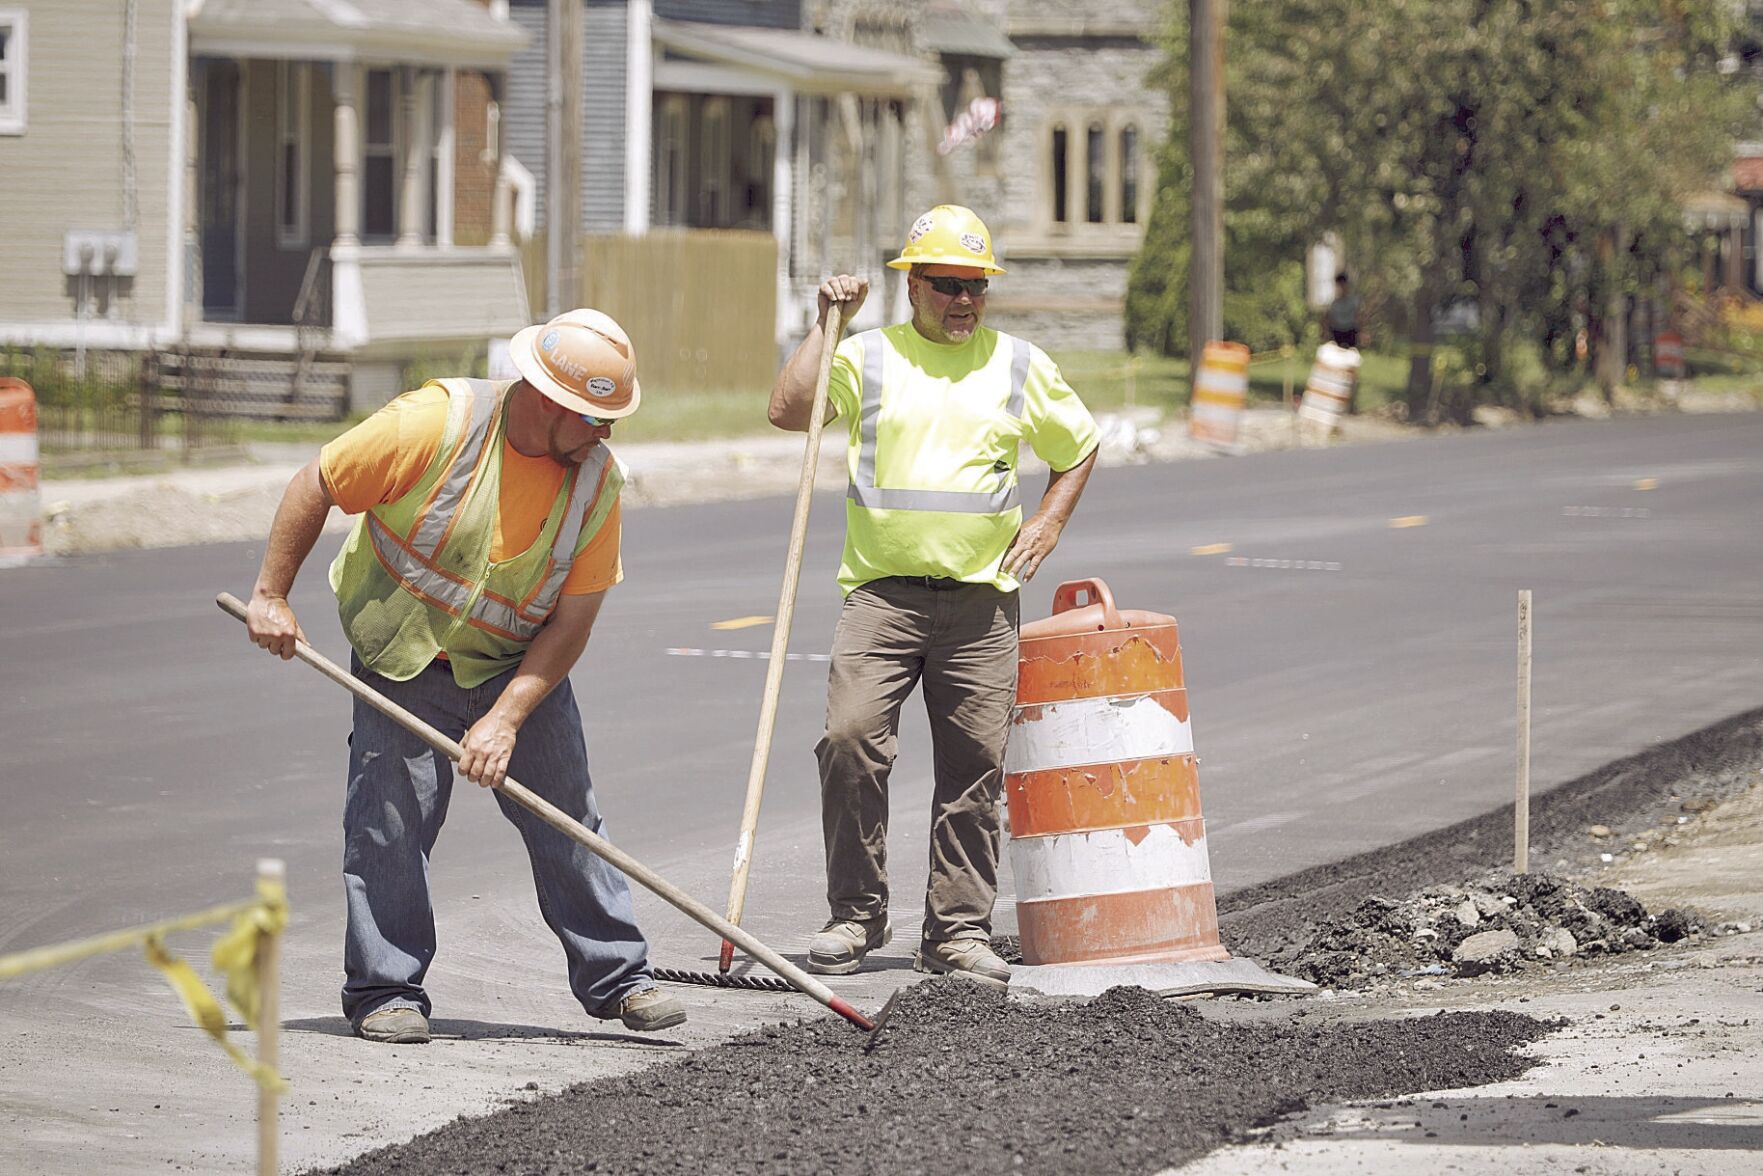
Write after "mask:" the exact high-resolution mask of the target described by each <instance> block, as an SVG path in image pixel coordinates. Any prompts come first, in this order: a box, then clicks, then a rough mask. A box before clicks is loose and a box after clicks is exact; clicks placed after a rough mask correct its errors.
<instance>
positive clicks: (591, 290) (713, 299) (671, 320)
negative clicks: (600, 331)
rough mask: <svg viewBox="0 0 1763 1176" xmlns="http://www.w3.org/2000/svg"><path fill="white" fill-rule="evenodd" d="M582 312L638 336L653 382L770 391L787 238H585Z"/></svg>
mask: <svg viewBox="0 0 1763 1176" xmlns="http://www.w3.org/2000/svg"><path fill="white" fill-rule="evenodd" d="M580 272H581V282H580V293H581V300H580V304H581V305H582V306H592V307H594V308H595V309H597V310H603V311H605V312H606V313H607V314H609V315H611V316H612V317H613V318H615V319H617V320H618V322H619V325H621V326H622V327H624V329H625V330H626V331H627V332H629V333H630V337H631V343H632V345H634V346H635V347H636V349H637V372H638V375H639V377H640V378H641V379H642V381H643V383H644V384H647V385H650V386H652V387H654V388H657V389H671V390H678V391H735V390H753V389H766V388H769V387H771V383H772V380H773V379H774V378H776V376H777V368H778V360H779V357H778V349H777V240H776V239H775V238H774V237H773V236H772V235H771V234H770V233H758V232H743V231H738V230H732V229H731V230H696V229H695V230H673V229H664V230H659V231H655V232H651V233H649V234H648V235H647V236H643V237H626V236H622V235H611V234H608V235H589V236H586V237H584V238H583V240H582V258H581V271H580Z"/></svg>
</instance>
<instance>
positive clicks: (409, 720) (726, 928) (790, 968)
mask: <svg viewBox="0 0 1763 1176" xmlns="http://www.w3.org/2000/svg"><path fill="white" fill-rule="evenodd" d="M214 602H215V603H216V604H218V605H220V607H221V608H222V609H223V610H224V611H226V612H228V613H230V614H232V616H234V617H235V618H237V619H238V620H241V621H243V620H244V619H245V606H244V604H243V603H241V602H240V601H239V598H238V597H236V596H234V595H233V594H232V593H230V592H222V593H221V594H220V595H219V596H216V597H215V598H214ZM294 655H295V656H296V657H298V658H299V659H300V660H301V661H303V662H305V663H306V664H307V665H309V666H311V667H312V668H313V669H315V670H317V671H318V672H319V673H321V674H323V675H324V676H325V677H327V678H329V679H330V680H331V681H333V682H335V683H336V684H337V685H339V686H341V687H343V688H344V689H345V690H347V691H349V693H351V694H353V695H355V697H357V698H359V699H361V700H362V701H363V702H365V703H367V705H369V706H371V707H373V708H374V709H375V710H377V711H379V712H380V713H381V714H383V715H385V716H386V717H387V718H389V719H391V720H392V721H393V722H395V723H397V724H398V725H399V726H400V727H403V728H404V729H405V730H406V731H409V732H410V733H411V734H412V735H415V736H416V737H417V738H419V739H421V740H422V741H423V742H424V743H427V744H428V745H429V746H430V747H432V748H434V749H435V750H436V751H439V752H441V753H442V754H444V755H445V756H447V758H449V759H451V760H454V761H457V760H458V759H459V757H460V756H461V755H463V754H464V749H462V748H461V747H460V746H459V744H457V743H455V742H454V741H453V740H451V739H449V738H448V737H447V736H445V735H443V734H441V732H439V731H437V730H435V728H433V727H431V726H429V725H428V724H427V723H425V722H423V721H422V720H421V719H419V718H417V717H416V716H415V715H413V714H411V713H410V712H409V711H407V710H405V709H404V708H403V707H401V706H399V705H398V704H397V703H395V702H393V701H392V700H391V699H389V698H387V697H386V696H385V695H383V694H381V693H380V692H379V691H377V690H375V689H374V688H373V687H371V686H369V685H368V684H367V683H365V682H363V681H361V679H359V678H357V677H356V676H355V675H353V674H351V673H349V672H348V671H346V670H344V669H343V668H342V667H341V666H339V665H337V664H336V663H335V662H333V661H331V660H330V659H329V658H328V657H326V656H325V655H324V654H322V653H320V652H318V650H316V649H314V648H312V646H310V645H308V644H306V642H304V641H296V642H295V643H294ZM497 787H498V788H499V790H500V791H501V792H502V793H503V794H504V795H506V796H507V797H508V798H509V799H510V800H512V801H514V802H515V803H516V804H519V805H520V806H522V807H523V808H526V809H529V810H531V811H532V812H533V813H534V814H536V815H537V816H538V818H539V819H540V820H542V821H544V822H545V823H546V824H547V825H549V826H551V827H552V828H553V829H556V830H557V831H558V832H559V833H562V834H563V835H564V836H565V837H568V838H569V839H570V840H571V841H574V842H576V843H577V844H579V845H582V846H584V847H585V848H586V849H587V850H588V852H590V853H592V854H594V855H595V856H596V857H600V858H604V859H605V860H606V861H608V862H610V863H612V864H613V865H614V866H616V867H617V868H618V869H620V870H622V871H623V872H624V874H625V876H626V877H628V878H630V879H631V880H632V881H634V882H638V883H640V884H641V885H643V886H645V887H647V888H648V889H649V890H652V891H654V892H655V893H656V894H658V895H660V896H661V897H662V898H664V899H666V900H667V901H668V902H669V903H671V904H673V906H675V907H676V908H678V909H679V910H680V911H681V912H682V913H683V914H685V915H686V916H688V917H689V918H692V919H695V920H696V921H697V922H699V923H700V924H702V925H703V926H704V927H706V928H708V929H709V930H711V931H714V932H716V933H717V934H718V935H721V936H722V937H723V938H724V939H728V940H732V941H733V942H734V943H736V944H738V945H739V946H740V948H741V950H742V951H744V952H746V953H747V954H748V955H750V956H752V957H753V958H754V959H756V960H758V961H759V962H760V963H762V964H764V965H765V966H766V967H767V968H770V969H771V970H772V971H773V972H776V973H777V974H778V975H779V976H782V977H783V978H784V979H785V980H787V981H788V982H789V983H790V984H791V985H792V986H794V987H795V988H797V989H799V990H800V991H802V992H805V993H807V994H808V995H809V996H811V997H813V998H814V999H815V1000H817V1001H819V1002H820V1003H821V1004H823V1005H825V1006H826V1007H827V1008H829V1009H831V1010H832V1011H833V1012H835V1013H837V1014H838V1015H839V1016H841V1017H843V1018H845V1020H847V1021H849V1022H851V1023H852V1024H853V1025H855V1026H857V1027H858V1028H859V1029H863V1030H865V1031H868V1030H872V1029H874V1028H875V1026H874V1023H873V1022H871V1021H870V1019H869V1018H868V1017H865V1016H864V1015H863V1014H862V1013H860V1012H858V1011H857V1010H856V1009H854V1008H852V1007H851V1006H850V1004H848V1003H846V1002H845V1001H843V1000H841V999H839V998H838V997H837V996H835V995H834V994H833V991H832V989H830V988H828V987H827V986H826V985H824V984H822V983H821V982H820V981H818V980H816V979H815V978H814V977H812V976H810V975H809V974H808V973H806V972H804V971H803V970H802V969H800V968H798V967H797V966H796V965H794V964H792V963H790V961H788V960H786V959H784V958H783V957H782V956H780V955H778V954H777V952H775V951H772V950H771V949H770V948H769V947H766V946H765V945H764V944H763V943H760V942H759V941H758V940H757V939H755V938H753V937H752V936H751V935H749V934H747V932H745V931H743V930H742V929H741V928H739V927H737V926H735V925H734V924H733V923H730V922H728V921H726V920H724V919H723V918H722V917H721V916H719V915H718V914H717V913H716V912H715V911H713V910H711V909H710V908H709V907H707V906H705V905H704V904H703V903H701V902H699V901H698V900H697V899H695V898H692V897H691V896H690V895H688V894H686V892H685V891H683V890H681V889H679V888H678V887H677V886H674V885H673V884H672V883H671V882H668V881H667V880H666V879H665V878H663V877H661V875H659V874H657V873H655V871H653V870H651V869H649V867H647V866H645V865H643V864H642V863H641V862H639V861H637V860H636V859H635V858H633V857H631V856H630V854H628V853H625V852H624V851H623V850H622V849H619V848H618V847H617V846H616V845H613V844H612V843H611V842H610V841H607V840H606V839H605V838H604V837H601V836H600V835H599V834H597V833H595V832H594V831H593V830H591V829H589V828H588V827H587V826H585V825H583V824H582V823H581V822H580V821H578V820H576V819H575V818H573V817H571V816H570V815H569V814H568V813H565V812H564V811H563V810H562V809H560V808H558V807H557V806H556V805H554V804H552V803H551V802H550V801H548V800H546V799H544V798H543V797H541V796H539V795H537V794H536V793H534V792H533V791H532V790H531V789H530V788H527V787H526V786H525V785H524V784H521V783H519V782H517V781H516V780H515V779H514V777H512V776H509V777H506V778H505V779H504V780H503V781H502V783H501V784H500V785H498V786H497Z"/></svg>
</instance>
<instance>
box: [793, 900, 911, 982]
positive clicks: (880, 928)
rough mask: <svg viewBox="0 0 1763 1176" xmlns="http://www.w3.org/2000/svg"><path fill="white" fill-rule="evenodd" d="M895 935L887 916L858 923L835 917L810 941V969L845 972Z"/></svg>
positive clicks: (828, 974)
mask: <svg viewBox="0 0 1763 1176" xmlns="http://www.w3.org/2000/svg"><path fill="white" fill-rule="evenodd" d="M893 937H894V928H893V927H892V926H891V925H890V924H889V923H888V920H887V917H886V916H885V915H884V916H883V917H882V918H879V919H874V920H872V921H870V922H868V923H859V922H858V921H857V920H856V919H834V920H833V921H832V922H830V923H828V924H827V925H826V926H824V927H822V928H821V929H820V934H818V935H816V936H815V937H814V938H813V939H810V940H809V941H808V970H809V971H810V972H819V973H820V974H821V975H823V976H844V975H848V974H849V973H851V972H855V971H856V970H857V968H858V965H860V964H862V963H863V957H864V956H866V955H868V954H869V953H870V952H872V951H874V950H875V949H876V948H878V947H881V946H882V945H883V944H885V943H887V942H888V941H889V940H890V939H892V938H893Z"/></svg>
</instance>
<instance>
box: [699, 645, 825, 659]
mask: <svg viewBox="0 0 1763 1176" xmlns="http://www.w3.org/2000/svg"><path fill="white" fill-rule="evenodd" d="M667 656H668V657H732V658H738V659H740V660H742V661H770V660H771V651H770V650H767V649H689V648H686V647H684V646H676V647H674V648H672V649H669V650H668V651H667ZM832 659H833V655H832V654H830V653H786V654H784V660H785V661H809V662H830V661H831V660H832Z"/></svg>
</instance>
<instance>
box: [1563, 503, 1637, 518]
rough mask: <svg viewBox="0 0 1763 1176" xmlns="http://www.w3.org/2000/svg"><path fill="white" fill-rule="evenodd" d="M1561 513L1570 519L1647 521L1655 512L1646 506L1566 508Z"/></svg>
mask: <svg viewBox="0 0 1763 1176" xmlns="http://www.w3.org/2000/svg"><path fill="white" fill-rule="evenodd" d="M1561 513H1562V514H1564V515H1566V516H1567V517H1568V518H1570V519H1646V518H1651V517H1653V512H1652V511H1650V510H1648V509H1647V508H1646V507H1644V506H1564V507H1562V508H1561Z"/></svg>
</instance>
